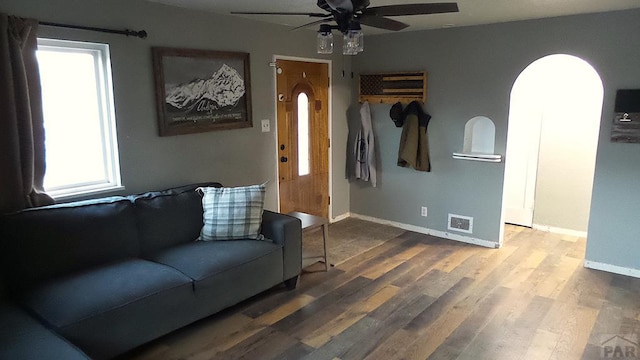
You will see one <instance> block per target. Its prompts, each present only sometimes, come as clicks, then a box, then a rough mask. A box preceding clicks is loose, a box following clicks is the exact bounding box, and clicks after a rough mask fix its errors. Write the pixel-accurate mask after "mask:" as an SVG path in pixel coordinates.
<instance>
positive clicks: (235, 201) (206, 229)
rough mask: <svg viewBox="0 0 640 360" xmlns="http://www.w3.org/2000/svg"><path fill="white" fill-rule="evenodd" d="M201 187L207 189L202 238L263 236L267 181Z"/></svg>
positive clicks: (204, 198)
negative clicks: (220, 186)
mask: <svg viewBox="0 0 640 360" xmlns="http://www.w3.org/2000/svg"><path fill="white" fill-rule="evenodd" d="M199 190H201V191H202V192H203V193H204V197H203V198H202V207H203V209H204V226H203V227H202V232H201V233H200V240H204V241H210V240H231V239H258V238H260V239H261V235H260V224H262V212H263V210H264V196H265V184H262V185H252V186H242V187H235V188H224V187H223V188H210V187H207V188H200V189H199Z"/></svg>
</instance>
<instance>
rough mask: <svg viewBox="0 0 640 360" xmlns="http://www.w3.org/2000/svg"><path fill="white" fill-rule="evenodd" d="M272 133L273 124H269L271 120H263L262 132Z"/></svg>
mask: <svg viewBox="0 0 640 360" xmlns="http://www.w3.org/2000/svg"><path fill="white" fill-rule="evenodd" d="M269 131H271V124H270V123H269V119H264V120H262V132H269Z"/></svg>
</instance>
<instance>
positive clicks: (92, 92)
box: [37, 39, 122, 198]
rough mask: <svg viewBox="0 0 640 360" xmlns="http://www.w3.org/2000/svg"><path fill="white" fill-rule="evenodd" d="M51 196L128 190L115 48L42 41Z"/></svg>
mask: <svg viewBox="0 0 640 360" xmlns="http://www.w3.org/2000/svg"><path fill="white" fill-rule="evenodd" d="M37 57H38V63H39V67H40V81H41V84H42V101H43V111H44V128H45V150H46V167H47V170H46V173H45V178H44V188H45V190H46V191H47V192H48V193H49V194H50V195H51V196H53V197H55V198H64V197H71V196H74V195H85V194H90V193H97V192H103V191H107V190H114V189H119V188H122V186H121V182H120V165H119V160H118V145H117V139H116V127H115V116H114V105H113V91H112V82H111V64H110V61H109V46H108V45H107V44H95V43H86V42H75V41H65V40H52V39H38V51H37Z"/></svg>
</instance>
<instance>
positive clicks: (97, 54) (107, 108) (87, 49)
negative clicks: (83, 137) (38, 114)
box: [38, 38, 124, 200]
mask: <svg viewBox="0 0 640 360" xmlns="http://www.w3.org/2000/svg"><path fill="white" fill-rule="evenodd" d="M41 49H42V50H49V51H57V52H69V53H82V54H90V55H91V56H93V58H94V71H95V74H94V75H95V79H96V82H97V83H96V87H97V89H96V92H97V94H98V99H97V104H98V115H99V119H98V121H99V122H100V135H101V139H102V144H101V146H102V154H103V158H102V162H103V166H104V170H105V178H104V179H102V180H98V181H90V182H84V183H74V184H68V185H63V186H57V187H53V188H45V191H46V192H47V194H49V195H50V196H52V197H53V198H54V199H56V200H63V199H68V198H73V197H80V196H87V195H93V194H100V193H105V192H111V191H116V190H122V189H124V186H123V185H122V179H121V176H120V157H119V151H118V136H117V129H116V118H115V103H114V96H113V78H112V74H111V55H110V52H109V45H108V44H104V43H93V42H83V41H72V40H61V39H51V38H38V50H41ZM43 96H44V94H43ZM45 123H46V119H45ZM45 132H46V128H45ZM45 135H46V133H45ZM45 151H46V149H45Z"/></svg>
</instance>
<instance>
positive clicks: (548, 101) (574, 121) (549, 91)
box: [503, 54, 604, 235]
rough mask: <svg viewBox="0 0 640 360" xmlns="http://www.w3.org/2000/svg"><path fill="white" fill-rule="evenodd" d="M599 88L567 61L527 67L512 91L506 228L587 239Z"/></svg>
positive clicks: (585, 66)
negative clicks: (538, 229) (571, 234)
mask: <svg viewBox="0 0 640 360" xmlns="http://www.w3.org/2000/svg"><path fill="white" fill-rule="evenodd" d="M603 95H604V90H603V85H602V80H601V79H600V76H599V75H598V73H597V72H596V70H595V69H594V68H593V67H592V66H591V65H590V64H589V63H587V62H586V61H584V60H582V59H580V58H578V57H575V56H570V55H562V54H557V55H549V56H546V57H544V58H541V59H539V60H537V61H535V62H533V63H532V64H530V65H529V66H528V67H527V68H525V69H524V70H523V71H522V73H521V74H520V75H519V76H518V78H517V79H516V81H515V83H514V85H513V88H512V90H511V103H510V110H509V123H508V133H507V150H506V156H505V158H506V160H505V179H504V194H503V215H504V221H505V222H506V223H511V224H516V225H523V226H528V227H535V228H541V229H545V230H551V231H555V232H564V233H573V234H584V235H586V231H587V226H588V221H589V210H590V206H591V192H592V187H593V174H594V170H595V158H596V149H597V145H598V134H599V131H600V118H601V113H602V103H603Z"/></svg>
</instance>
